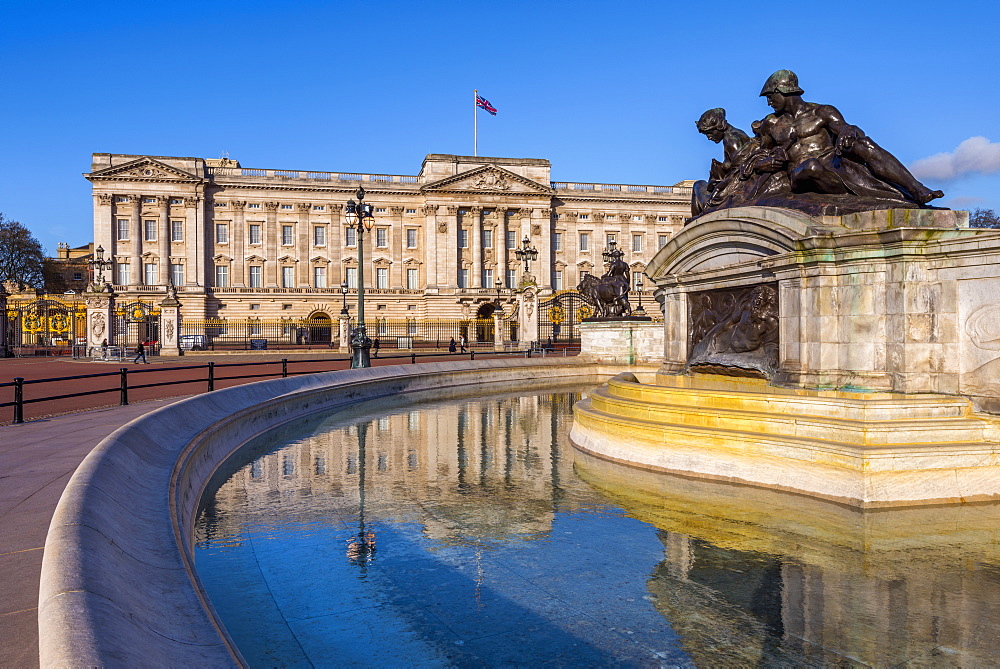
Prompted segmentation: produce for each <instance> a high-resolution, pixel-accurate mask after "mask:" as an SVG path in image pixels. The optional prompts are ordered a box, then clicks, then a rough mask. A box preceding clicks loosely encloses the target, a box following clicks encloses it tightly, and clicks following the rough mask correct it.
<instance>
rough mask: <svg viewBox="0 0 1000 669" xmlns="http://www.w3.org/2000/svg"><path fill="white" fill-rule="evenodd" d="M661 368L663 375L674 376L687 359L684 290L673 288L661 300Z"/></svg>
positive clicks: (686, 317) (686, 306)
mask: <svg viewBox="0 0 1000 669" xmlns="http://www.w3.org/2000/svg"><path fill="white" fill-rule="evenodd" d="M663 320H664V323H663V326H664V330H665V332H664V342H663V367H661V368H660V370H661V371H662V372H663V373H665V374H676V373H678V372H680V371H682V370H683V369H684V367H685V365H687V359H688V296H687V292H686V291H685V289H684V288H682V287H680V286H674V287H672V288H670V289H669V291H668V292H666V293H665V295H664V299H663Z"/></svg>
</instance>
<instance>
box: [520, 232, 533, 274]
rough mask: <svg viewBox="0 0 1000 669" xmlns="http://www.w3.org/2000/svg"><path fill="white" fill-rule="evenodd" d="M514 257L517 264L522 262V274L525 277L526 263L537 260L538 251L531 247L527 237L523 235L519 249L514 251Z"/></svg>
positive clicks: (526, 272)
mask: <svg viewBox="0 0 1000 669" xmlns="http://www.w3.org/2000/svg"><path fill="white" fill-rule="evenodd" d="M514 256H515V257H516V258H517V260H518V262H522V261H523V262H524V274H525V275H527V274H528V263H529V262H530V261H532V260H538V249H536V248H535V247H534V246H532V245H531V240H530V239H528V235H525V236H524V239H522V240H521V248H519V249H514Z"/></svg>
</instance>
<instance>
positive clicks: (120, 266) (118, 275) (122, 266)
mask: <svg viewBox="0 0 1000 669" xmlns="http://www.w3.org/2000/svg"><path fill="white" fill-rule="evenodd" d="M131 272H132V265H130V264H129V263H127V262H120V263H117V264H116V265H115V283H117V284H118V285H119V286H125V285H127V284H128V282H129V279H130V276H129V275H130V274H131Z"/></svg>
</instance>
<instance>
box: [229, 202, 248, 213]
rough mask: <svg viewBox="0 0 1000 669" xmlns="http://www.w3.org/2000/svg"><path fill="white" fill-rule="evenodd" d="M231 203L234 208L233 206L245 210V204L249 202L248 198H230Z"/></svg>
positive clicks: (238, 209) (237, 209)
mask: <svg viewBox="0 0 1000 669" xmlns="http://www.w3.org/2000/svg"><path fill="white" fill-rule="evenodd" d="M229 204H230V205H231V206H232V208H233V209H235V210H236V211H243V208H244V207H245V206H247V202H246V200H230V201H229Z"/></svg>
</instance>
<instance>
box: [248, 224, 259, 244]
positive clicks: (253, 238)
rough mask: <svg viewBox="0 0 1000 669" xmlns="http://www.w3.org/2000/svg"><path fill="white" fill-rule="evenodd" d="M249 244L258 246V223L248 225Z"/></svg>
mask: <svg viewBox="0 0 1000 669" xmlns="http://www.w3.org/2000/svg"><path fill="white" fill-rule="evenodd" d="M250 243H251V244H260V223H251V224H250Z"/></svg>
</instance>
